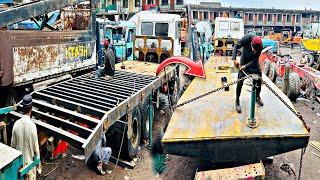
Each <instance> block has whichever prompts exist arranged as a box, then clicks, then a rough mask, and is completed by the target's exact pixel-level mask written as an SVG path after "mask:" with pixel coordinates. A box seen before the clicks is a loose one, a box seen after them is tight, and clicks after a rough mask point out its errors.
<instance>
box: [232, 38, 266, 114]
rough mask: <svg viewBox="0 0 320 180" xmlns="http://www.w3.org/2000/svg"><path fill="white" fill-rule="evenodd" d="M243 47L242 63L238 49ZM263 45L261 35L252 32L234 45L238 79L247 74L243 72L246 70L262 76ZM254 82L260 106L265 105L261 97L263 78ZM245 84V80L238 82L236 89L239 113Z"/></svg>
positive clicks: (233, 55)
mask: <svg viewBox="0 0 320 180" xmlns="http://www.w3.org/2000/svg"><path fill="white" fill-rule="evenodd" d="M240 48H243V49H242V54H241V59H240V64H239V62H238V61H237V60H236V56H237V51H238V50H239V49H240ZM262 49H263V47H262V40H261V38H260V37H258V36H255V35H252V34H246V35H245V36H243V37H242V38H241V39H240V40H239V41H238V42H237V43H236V45H235V46H234V50H233V53H232V60H233V63H234V66H235V67H236V68H238V69H239V70H240V71H239V73H238V79H240V78H242V77H244V76H245V74H244V73H243V72H242V71H244V72H245V73H247V74H258V75H259V76H260V77H262V73H261V68H260V63H259V56H260V54H261V51H262ZM253 84H256V85H257V86H258V87H257V103H258V104H259V105H260V106H263V102H262V100H261V98H260V92H261V79H259V80H254V81H253ZM242 86H243V81H238V83H237V89H236V111H237V112H238V113H241V106H240V94H241V89H242Z"/></svg>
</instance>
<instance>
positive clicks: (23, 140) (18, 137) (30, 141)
mask: <svg viewBox="0 0 320 180" xmlns="http://www.w3.org/2000/svg"><path fill="white" fill-rule="evenodd" d="M22 104H23V116H22V117H21V119H19V120H17V121H16V122H15V123H14V125H13V129H12V138H11V147H13V148H15V149H17V150H19V151H21V152H22V155H23V159H24V166H26V165H28V164H29V163H32V162H33V157H34V156H37V157H39V158H40V151H39V144H38V135H37V127H36V124H35V123H34V122H33V121H32V120H31V119H30V116H31V112H32V97H31V95H29V94H27V95H25V96H24V97H23V101H22ZM36 171H38V173H39V174H41V164H40V163H39V164H38V165H37V167H34V168H32V169H31V170H30V171H29V172H28V173H27V174H26V179H36V178H37V174H36Z"/></svg>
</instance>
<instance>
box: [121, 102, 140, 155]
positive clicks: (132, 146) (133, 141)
mask: <svg viewBox="0 0 320 180" xmlns="http://www.w3.org/2000/svg"><path fill="white" fill-rule="evenodd" d="M128 128H131V129H132V137H131V138H130V139H128V136H127V132H128ZM140 139H141V115H140V111H139V108H138V106H136V107H135V108H133V109H132V124H131V126H130V127H129V126H127V128H126V132H125V134H124V140H123V145H122V150H121V152H122V153H121V154H123V156H124V157H126V158H128V159H129V160H132V159H133V158H135V157H136V155H137V151H138V147H139V145H140Z"/></svg>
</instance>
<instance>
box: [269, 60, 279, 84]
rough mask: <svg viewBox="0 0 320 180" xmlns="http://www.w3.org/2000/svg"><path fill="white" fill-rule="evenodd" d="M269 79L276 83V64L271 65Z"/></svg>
mask: <svg viewBox="0 0 320 180" xmlns="http://www.w3.org/2000/svg"><path fill="white" fill-rule="evenodd" d="M268 77H269V79H270V80H271V81H272V82H275V81H276V77H277V68H276V63H271V64H270V69H269V75H268Z"/></svg>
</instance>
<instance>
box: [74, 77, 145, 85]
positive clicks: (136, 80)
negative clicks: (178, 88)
mask: <svg viewBox="0 0 320 180" xmlns="http://www.w3.org/2000/svg"><path fill="white" fill-rule="evenodd" d="M124 78H125V79H121V78H119V76H116V77H115V78H113V79H110V80H108V81H106V80H104V79H100V78H98V79H94V80H96V81H98V82H102V83H103V82H107V83H115V84H121V85H122V84H126V85H128V86H130V85H132V84H138V85H140V86H142V87H143V86H144V85H145V84H149V83H150V81H149V82H143V81H141V79H140V78H138V77H136V78H134V79H129V78H127V77H124ZM77 79H78V78H77ZM80 79H84V78H80Z"/></svg>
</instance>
